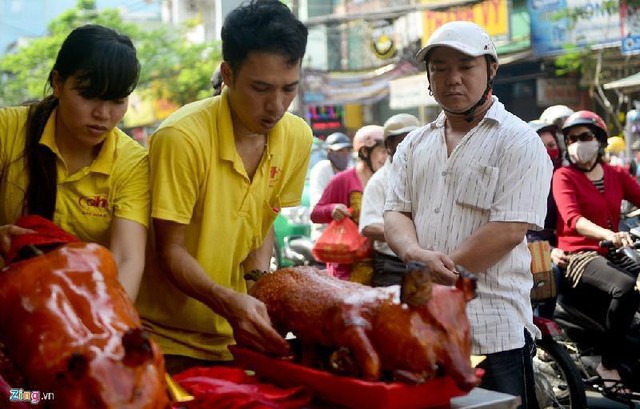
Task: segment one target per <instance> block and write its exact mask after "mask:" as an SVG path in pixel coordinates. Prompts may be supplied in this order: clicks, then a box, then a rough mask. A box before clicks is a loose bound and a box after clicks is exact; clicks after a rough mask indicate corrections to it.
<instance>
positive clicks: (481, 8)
mask: <svg viewBox="0 0 640 409" xmlns="http://www.w3.org/2000/svg"><path fill="white" fill-rule="evenodd" d="M456 20H465V21H473V22H474V23H476V24H478V25H480V26H482V27H483V28H484V29H485V30H487V32H488V33H489V35H491V37H492V38H493V40H494V41H499V40H508V39H509V0H484V1H482V2H480V3H476V4H474V5H471V6H459V7H451V8H449V9H447V10H444V11H434V10H426V11H425V12H423V14H422V25H423V29H424V32H423V36H422V44H423V45H424V44H426V43H427V40H428V39H429V37H430V36H431V34H432V33H433V32H434V31H435V30H436V29H437V28H438V27H440V26H441V25H443V24H445V23H448V22H450V21H456Z"/></svg>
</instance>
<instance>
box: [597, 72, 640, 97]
mask: <svg viewBox="0 0 640 409" xmlns="http://www.w3.org/2000/svg"><path fill="white" fill-rule="evenodd" d="M604 89H617V90H620V91H623V92H624V91H626V92H631V91H640V72H639V73H636V74H633V75H630V76H628V77H626V78H622V79H619V80H615V81H611V82H609V83H607V84H604Z"/></svg>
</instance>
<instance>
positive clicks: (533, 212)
mask: <svg viewBox="0 0 640 409" xmlns="http://www.w3.org/2000/svg"><path fill="white" fill-rule="evenodd" d="M445 119H446V118H445V116H444V114H443V113H441V114H440V116H439V117H438V118H437V119H436V121H434V122H432V123H430V124H428V125H426V126H424V127H422V128H420V129H418V130H416V131H413V132H412V133H411V134H409V135H408V136H407V137H406V138H405V140H404V141H403V142H402V144H401V145H400V146H399V147H398V150H397V152H396V154H395V155H394V157H393V163H392V164H391V167H390V168H389V173H388V178H389V185H388V190H387V192H388V194H387V200H386V203H385V211H388V210H394V211H399V212H407V213H411V214H412V217H413V221H414V224H415V227H416V233H417V237H418V242H419V244H420V246H421V247H422V248H425V249H428V250H437V251H441V252H443V253H445V254H450V253H451V252H452V251H453V250H454V249H456V248H457V247H458V246H459V245H460V244H461V243H462V242H463V241H464V240H465V239H467V238H468V237H469V236H470V235H471V234H473V233H474V232H475V231H476V230H478V229H479V228H480V227H481V226H483V225H485V224H486V223H488V222H526V223H528V224H529V228H530V229H535V230H539V229H540V228H541V227H542V226H544V218H545V214H546V211H547V195H548V194H549V185H550V182H551V173H552V164H551V161H550V159H549V156H548V155H547V152H546V150H545V148H544V145H543V144H542V141H541V140H540V137H539V136H538V135H537V134H536V132H535V131H533V129H532V128H531V127H529V126H528V125H527V124H526V123H525V122H523V121H522V120H520V119H519V118H517V117H516V116H514V115H513V114H511V113H509V112H507V111H506V110H505V108H504V105H503V104H502V103H500V102H499V101H498V98H497V97H495V96H494V97H493V104H492V106H491V108H490V109H489V111H488V112H487V113H486V115H485V117H484V118H483V119H482V121H480V123H479V124H478V125H476V126H475V127H474V128H473V129H472V130H471V131H469V132H468V133H467V134H466V135H465V136H464V137H463V138H462V140H461V141H460V142H459V143H458V145H457V146H456V147H455V148H454V150H453V151H452V152H451V156H450V157H448V158H447V145H446V141H445V132H444V130H445V128H444V126H445ZM530 263H531V256H530V254H529V250H528V248H527V243H526V238H525V237H523V239H522V242H521V243H520V244H518V245H517V246H516V247H515V248H514V249H513V250H512V251H511V252H510V253H509V254H508V255H506V256H505V257H503V258H502V259H501V260H500V261H499V262H498V263H497V264H495V265H494V266H492V267H490V268H489V269H488V270H487V271H486V272H483V273H480V274H478V290H477V293H478V297H477V298H476V299H474V300H472V301H471V302H470V303H469V305H468V306H467V315H468V317H469V321H470V323H471V327H472V334H473V353H475V354H489V353H495V352H501V351H507V350H511V349H515V348H522V347H523V346H524V333H523V328H525V327H526V328H527V329H528V330H529V332H530V333H531V334H532V335H533V336H534V337H539V334H540V333H539V331H538V330H537V328H535V326H534V325H533V320H532V310H531V300H530V290H531V287H532V284H533V280H532V275H531V272H530Z"/></svg>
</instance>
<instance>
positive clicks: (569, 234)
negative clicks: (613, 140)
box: [552, 164, 640, 252]
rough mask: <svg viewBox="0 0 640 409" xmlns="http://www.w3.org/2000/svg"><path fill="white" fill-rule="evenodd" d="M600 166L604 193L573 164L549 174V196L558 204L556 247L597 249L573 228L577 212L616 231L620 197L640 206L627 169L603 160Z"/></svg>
mask: <svg viewBox="0 0 640 409" xmlns="http://www.w3.org/2000/svg"><path fill="white" fill-rule="evenodd" d="M602 168H603V170H604V193H600V191H598V189H597V188H596V187H595V185H594V184H593V182H592V181H590V180H589V179H588V178H587V176H586V175H585V174H584V173H583V172H581V171H579V170H577V169H576V168H574V167H573V166H565V167H563V168H560V169H558V170H557V171H556V172H555V173H554V174H553V183H552V188H553V197H554V199H555V200H556V204H557V206H558V222H557V231H556V233H557V235H558V247H559V248H561V249H562V250H564V251H569V252H571V251H578V250H601V249H600V248H599V247H598V241H597V240H593V239H588V238H586V237H584V236H581V235H580V234H579V233H578V232H577V231H576V222H577V221H578V219H579V218H580V216H582V217H585V218H587V219H588V220H589V221H591V222H593V223H595V224H597V225H598V226H601V227H604V228H607V229H611V230H613V231H618V223H619V222H620V204H621V203H622V199H626V200H628V201H630V202H631V203H633V204H634V205H636V206H639V207H640V185H639V184H638V183H637V182H636V181H635V180H634V179H633V178H632V177H631V175H629V172H628V171H626V170H624V169H622V168H619V167H614V166H609V165H606V164H602Z"/></svg>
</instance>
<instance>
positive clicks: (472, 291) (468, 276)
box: [456, 265, 478, 302]
mask: <svg viewBox="0 0 640 409" xmlns="http://www.w3.org/2000/svg"><path fill="white" fill-rule="evenodd" d="M456 271H457V272H458V279H457V280H456V288H457V289H458V290H460V291H462V292H463V293H464V299H465V301H467V302H469V301H471V300H473V299H474V298H476V287H477V285H478V277H476V275H475V274H473V273H471V272H469V271H467V269H465V268H464V267H462V266H461V265H457V266H456Z"/></svg>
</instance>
